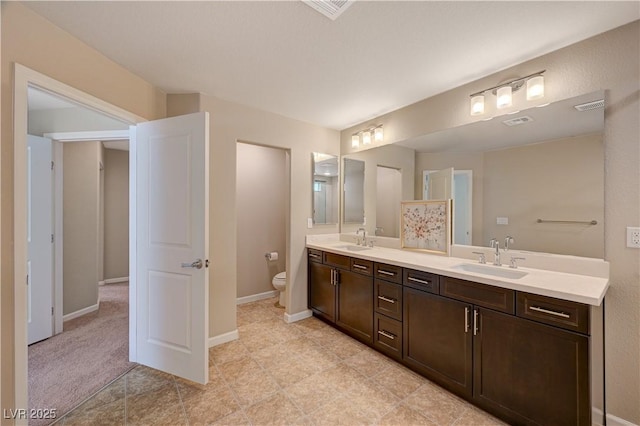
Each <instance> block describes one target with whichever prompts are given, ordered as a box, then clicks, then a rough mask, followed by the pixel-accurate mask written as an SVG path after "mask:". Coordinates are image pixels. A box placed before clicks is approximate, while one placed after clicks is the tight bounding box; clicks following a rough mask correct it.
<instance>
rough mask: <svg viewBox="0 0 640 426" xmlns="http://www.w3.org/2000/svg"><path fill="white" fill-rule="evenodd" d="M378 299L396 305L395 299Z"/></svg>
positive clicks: (380, 297)
mask: <svg viewBox="0 0 640 426" xmlns="http://www.w3.org/2000/svg"><path fill="white" fill-rule="evenodd" d="M378 299H380V300H384V301H385V302H389V303H396V299H389V298H388V297H384V296H378Z"/></svg>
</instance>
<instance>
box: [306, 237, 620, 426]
mask: <svg viewBox="0 0 640 426" xmlns="http://www.w3.org/2000/svg"><path fill="white" fill-rule="evenodd" d="M307 255H308V286H309V287H308V305H309V308H310V309H311V310H312V312H313V314H314V316H316V317H319V318H321V319H323V320H324V321H326V322H328V323H329V324H331V325H333V326H334V327H336V328H337V329H339V330H341V331H342V332H344V333H346V334H348V335H349V336H351V337H353V338H355V339H358V340H359V341H361V342H363V343H364V344H367V345H369V346H371V347H373V348H375V349H376V350H378V351H380V352H381V353H384V354H385V355H387V356H389V357H391V358H393V359H395V360H396V361H398V362H400V363H402V364H403V365H405V366H407V367H408V368H410V369H412V370H414V371H416V372H418V373H420V374H422V375H423V376H425V377H427V378H428V379H430V380H432V381H433V382H435V383H437V384H439V385H440V386H442V387H444V388H446V389H448V390H449V391H451V392H453V393H455V394H457V395H459V396H461V397H462V398H464V399H466V400H468V401H470V402H472V403H473V404H475V405H477V406H478V407H481V408H483V409H484V410H486V411H488V412H490V413H492V414H494V415H496V416H498V417H500V418H502V419H504V420H505V421H507V422H509V423H510V424H541V425H589V424H591V409H592V407H591V384H590V383H591V374H592V373H591V368H590V360H591V357H592V354H591V346H592V345H591V339H592V336H591V331H592V330H591V320H592V318H591V316H592V307H594V306H599V305H600V304H601V303H602V301H603V298H604V294H605V292H606V290H607V288H608V285H609V280H608V271H607V270H606V268H605V273H601V274H592V275H591V276H588V275H580V274H578V273H568V272H566V271H565V272H558V268H551V269H556V270H555V271H554V270H545V269H533V268H529V267H517V268H510V267H509V266H506V265H505V266H493V265H490V264H480V263H479V262H478V261H477V260H474V258H473V257H472V256H473V255H469V256H467V257H454V256H455V255H456V254H455V253H454V254H453V256H451V257H448V256H438V255H432V254H425V253H422V252H416V251H409V250H400V249H394V248H385V247H363V246H360V245H356V244H354V243H351V242H349V241H340V240H339V238H337V237H335V238H329V237H328V236H309V237H308V240H307ZM475 259H477V257H476V258H475ZM570 262H571V259H570V260H569V263H570ZM600 262H602V261H600ZM506 263H507V265H508V264H509V263H508V262H506ZM602 264H603V266H606V265H605V264H606V262H602ZM560 269H562V268H560ZM564 269H566V268H564ZM569 269H570V268H569ZM577 269H578V270H585V268H581V267H580V266H579V265H578V267H577ZM574 272H575V271H574Z"/></svg>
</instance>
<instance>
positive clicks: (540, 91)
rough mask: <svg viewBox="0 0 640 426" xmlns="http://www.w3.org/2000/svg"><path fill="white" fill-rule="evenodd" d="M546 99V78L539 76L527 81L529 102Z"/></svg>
mask: <svg viewBox="0 0 640 426" xmlns="http://www.w3.org/2000/svg"><path fill="white" fill-rule="evenodd" d="M543 97H544V77H543V76H541V75H537V76H535V77H533V78H530V79H529V80H527V100H528V101H532V100H534V99H540V98H543Z"/></svg>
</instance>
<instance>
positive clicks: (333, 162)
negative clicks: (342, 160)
mask: <svg viewBox="0 0 640 426" xmlns="http://www.w3.org/2000/svg"><path fill="white" fill-rule="evenodd" d="M311 160H312V161H313V180H312V186H313V223H314V224H317V225H324V224H336V223H338V214H339V213H338V212H339V210H340V191H339V187H340V178H339V167H338V157H337V156H335V155H329V154H322V153H319V152H314V153H313V154H312V156H311Z"/></svg>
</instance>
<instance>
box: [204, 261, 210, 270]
mask: <svg viewBox="0 0 640 426" xmlns="http://www.w3.org/2000/svg"><path fill="white" fill-rule="evenodd" d="M204 267H205V268H208V267H209V259H206V260H205V261H204Z"/></svg>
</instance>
